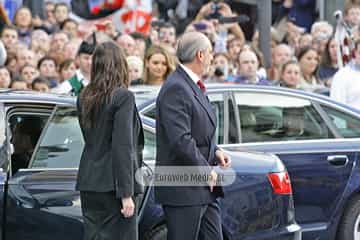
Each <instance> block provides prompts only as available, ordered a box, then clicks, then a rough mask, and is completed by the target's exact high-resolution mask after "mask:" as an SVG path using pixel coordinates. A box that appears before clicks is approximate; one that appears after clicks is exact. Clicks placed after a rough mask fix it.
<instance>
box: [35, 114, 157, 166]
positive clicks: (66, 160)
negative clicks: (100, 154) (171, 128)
mask: <svg viewBox="0 0 360 240" xmlns="http://www.w3.org/2000/svg"><path fill="white" fill-rule="evenodd" d="M144 137H145V147H144V152H143V158H144V161H153V160H155V155H156V141H155V134H154V133H152V132H150V131H148V130H144ZM83 147H84V139H83V137H82V132H81V129H80V125H79V121H78V118H77V112H76V110H75V108H68V107H59V108H57V110H56V112H55V113H54V115H53V117H52V119H51V120H50V121H49V123H48V127H47V129H46V131H45V132H44V134H43V135H42V137H41V139H40V143H39V145H38V148H37V149H36V152H35V153H34V157H33V160H32V162H31V164H30V167H31V168H77V167H78V166H79V162H80V157H81V153H82V150H83Z"/></svg>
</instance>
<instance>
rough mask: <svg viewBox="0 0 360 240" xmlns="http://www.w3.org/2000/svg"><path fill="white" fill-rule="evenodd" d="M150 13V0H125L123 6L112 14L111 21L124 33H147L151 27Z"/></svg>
mask: <svg viewBox="0 0 360 240" xmlns="http://www.w3.org/2000/svg"><path fill="white" fill-rule="evenodd" d="M151 13H152V6H151V0H125V3H124V5H123V7H122V8H121V9H119V10H118V11H117V12H115V14H114V15H113V23H114V25H115V27H116V28H117V29H118V30H120V31H121V32H124V33H129V32H141V33H144V34H148V33H149V30H150V27H151V18H152V15H151Z"/></svg>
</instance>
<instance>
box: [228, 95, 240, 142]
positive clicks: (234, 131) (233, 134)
mask: <svg viewBox="0 0 360 240" xmlns="http://www.w3.org/2000/svg"><path fill="white" fill-rule="evenodd" d="M228 105H229V132H228V135H229V138H228V139H229V142H228V143H229V144H232V143H238V142H239V134H238V126H237V120H236V112H235V107H234V104H233V101H232V100H231V99H229V100H228Z"/></svg>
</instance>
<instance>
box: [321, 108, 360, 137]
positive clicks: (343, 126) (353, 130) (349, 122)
mask: <svg viewBox="0 0 360 240" xmlns="http://www.w3.org/2000/svg"><path fill="white" fill-rule="evenodd" d="M322 108H323V109H324V111H325V112H326V113H327V114H328V116H329V117H330V119H331V120H332V122H333V123H334V125H335V127H336V129H337V130H338V131H339V133H340V134H341V135H342V136H343V137H344V138H358V137H360V119H359V118H356V117H354V116H352V115H350V114H348V113H344V112H341V111H339V110H336V109H334V108H331V107H327V106H322Z"/></svg>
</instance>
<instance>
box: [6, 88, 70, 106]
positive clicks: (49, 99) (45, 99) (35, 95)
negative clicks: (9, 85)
mask: <svg viewBox="0 0 360 240" xmlns="http://www.w3.org/2000/svg"><path fill="white" fill-rule="evenodd" d="M0 100H6V101H8V102H25V103H27V102H37V103H44V104H45V103H47V104H49V103H51V104H64V105H75V102H76V98H75V97H72V96H68V95H61V94H53V93H41V92H36V91H24V90H13V89H0Z"/></svg>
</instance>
